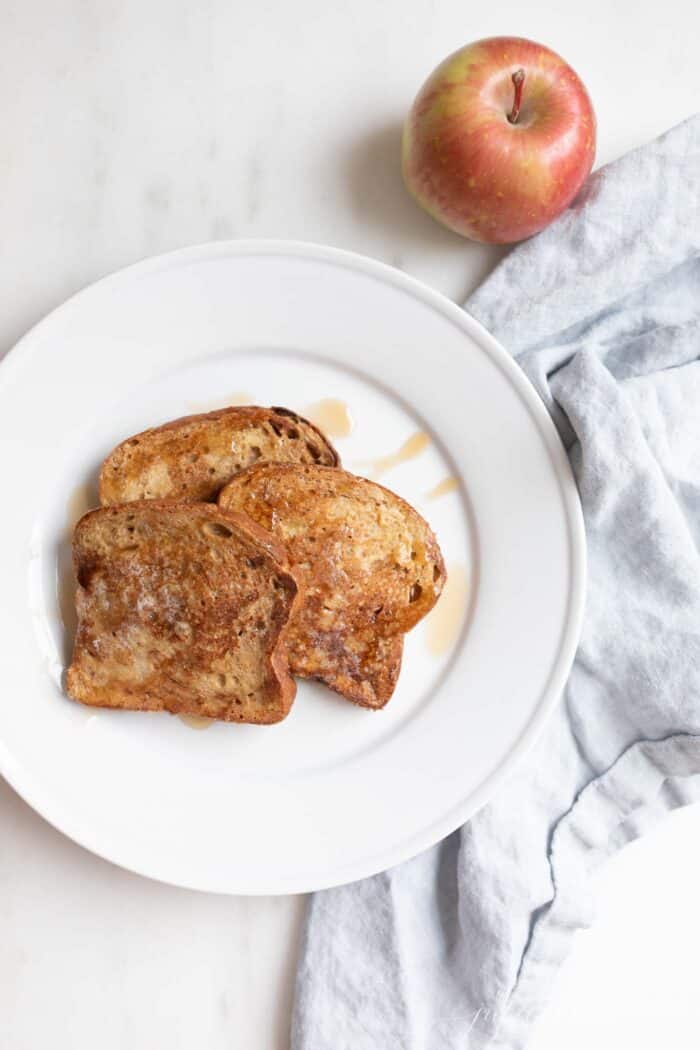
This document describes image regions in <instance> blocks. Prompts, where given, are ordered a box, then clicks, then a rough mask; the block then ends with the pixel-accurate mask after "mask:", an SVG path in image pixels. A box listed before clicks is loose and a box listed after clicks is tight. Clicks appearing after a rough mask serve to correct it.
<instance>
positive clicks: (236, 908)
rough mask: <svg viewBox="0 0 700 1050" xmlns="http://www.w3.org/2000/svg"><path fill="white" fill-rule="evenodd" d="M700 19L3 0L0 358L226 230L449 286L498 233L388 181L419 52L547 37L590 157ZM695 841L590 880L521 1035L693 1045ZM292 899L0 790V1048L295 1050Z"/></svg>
mask: <svg viewBox="0 0 700 1050" xmlns="http://www.w3.org/2000/svg"><path fill="white" fill-rule="evenodd" d="M698 12H699V9H698V7H697V4H695V3H691V2H690V0H688V2H685V0H667V2H666V3H663V4H659V3H654V4H652V3H650V2H649V0H617V2H615V3H612V2H610V0H588V2H587V3H586V4H581V5H576V4H564V3H554V2H553V0H529V2H528V3H526V4H525V3H522V2H520V0H519V2H517V3H516V2H515V0H502V2H501V3H499V4H498V5H497V6H495V5H493V4H483V5H477V4H474V3H469V2H468V0H385V2H378V0H354V2H353V3H349V2H347V0H342V2H341V0H297V2H296V3H291V2H289V0H255V2H253V0H248V2H243V0H207V2H206V3H200V4H197V3H194V2H191V0H190V2H188V3H184V2H183V0H72V2H69V0H0V59H1V60H0V100H2V101H1V102H0V115H1V120H0V136H1V138H0V307H1V308H0V354H2V353H3V352H4V351H5V350H7V349H9V347H10V346H11V345H12V344H13V343H14V342H15V340H16V339H17V338H18V337H19V336H20V335H21V334H22V333H23V331H25V330H26V329H27V328H28V327H29V326H30V325H31V324H33V323H34V322H35V321H36V320H38V319H39V318H40V317H41V316H42V315H43V314H45V313H46V312H47V311H48V310H49V309H50V308H51V307H53V306H55V305H57V304H58V303H60V302H61V301H62V300H63V299H64V298H65V297H66V296H67V295H69V294H71V293H72V292H74V291H76V290H77V289H78V288H80V287H81V286H82V285H84V284H85V283H88V282H90V281H92V280H94V279H95V278H96V277H99V276H101V275H102V274H105V273H107V272H109V271H111V270H113V269H115V268H117V267H120V266H122V265H124V264H127V263H130V262H133V261H135V260H137V259H139V258H141V257H143V256H145V255H150V254H153V253H157V252H163V251H166V250H168V249H171V248H177V247H181V246H183V245H186V244H190V243H195V242H201V241H205V240H211V239H220V238H229V237H239V236H246V237H250V236H271V237H293V238H300V239H306V240H316V241H320V242H325V243H330V244H334V245H337V246H339V247H343V248H351V249H355V250H357V251H360V252H363V253H365V254H368V255H374V256H376V257H378V258H380V259H383V260H385V261H387V262H390V263H392V264H393V265H395V266H399V267H401V268H402V269H405V270H406V271H407V272H409V273H412V274H414V275H415V276H418V277H420V278H423V279H424V280H426V281H427V282H428V283H430V284H432V285H434V286H435V287H437V288H438V289H440V290H442V291H443V292H445V293H446V294H448V295H449V296H451V297H453V298H455V299H457V300H462V299H464V298H465V296H466V295H467V294H468V292H469V291H470V290H471V289H472V288H473V287H475V285H476V284H477V283H478V282H479V281H480V279H481V278H482V277H483V276H484V275H485V274H486V273H487V272H488V270H489V269H490V267H491V266H492V265H493V264H494V262H495V261H497V259H498V258H499V255H500V252H499V251H498V250H493V249H488V248H482V247H478V246H476V245H472V244H469V243H467V242H464V241H462V240H460V239H459V238H458V237H456V236H454V235H452V234H450V233H447V232H445V231H443V230H441V229H440V228H439V227H438V226H437V225H436V224H435V223H433V222H432V221H431V220H430V219H428V218H427V217H426V216H424V215H423V214H422V213H421V212H419V211H418V210H417V209H416V207H415V206H414V205H413V204H412V202H411V201H410V200H409V199H408V198H407V197H406V195H405V194H404V193H403V191H402V187H401V183H400V178H399V174H398V144H399V135H400V124H401V120H402V118H403V116H404V114H405V111H406V109H407V107H408V106H409V104H410V102H411V99H412V97H413V95H414V94H415V92H416V90H417V89H418V87H419V86H420V83H421V82H422V80H423V79H424V77H425V76H426V75H427V74H428V73H429V72H430V70H431V69H432V67H433V66H434V65H435V64H436V63H437V62H438V61H439V60H440V59H442V58H443V57H444V56H445V55H446V54H447V53H448V52H450V51H451V50H453V49H455V48H456V47H458V46H459V45H461V44H462V43H465V42H467V41H468V40H472V39H476V38H478V37H480V36H485V35H492V34H495V33H512V34H522V35H526V36H529V37H532V38H534V39H538V40H541V41H542V42H544V43H547V44H549V45H550V46H552V47H554V48H555V49H556V50H558V51H560V52H561V53H562V54H563V55H564V56H565V57H566V58H567V59H568V60H569V61H570V62H571V63H572V64H573V65H574V67H575V68H576V69H577V70H578V71H579V73H580V74H581V76H582V77H583V79H584V80H585V82H586V84H587V86H588V88H589V90H590V92H591V95H592V97H593V101H594V104H595V106H596V109H597V113H598V119H599V151H598V163H602V162H605V161H607V160H610V159H612V158H613V157H615V156H617V155H619V154H620V153H622V152H624V151H625V150H627V149H628V148H630V147H632V146H635V145H637V144H639V143H641V142H643V141H645V140H646V139H648V138H650V137H652V136H654V135H656V134H658V133H660V132H661V131H663V130H665V129H666V128H667V127H669V126H670V125H672V124H674V123H676V122H678V121H679V120H681V119H683V118H684V117H686V116H688V115H689V114H691V113H692V112H693V111H695V110H697V109H700V74H699V71H698V60H697V42H698V38H699V35H700V13H698ZM690 218H692V217H689V220H690ZM96 350H97V351H99V348H96ZM67 381H69V377H67ZM56 396H59V397H60V391H56ZM9 497H11V494H6V498H9ZM10 505H11V504H10ZM0 651H1V650H0ZM21 700H22V698H21V697H19V696H18V697H7V696H4V697H3V701H4V702H6V703H8V702H12V703H21ZM86 790H89V785H86ZM265 832H266V833H268V832H269V833H270V834H274V829H265ZM222 833H223V834H225V829H222ZM699 838H700V811H699V810H698V808H694V809H690V810H687V811H684V812H680V813H677V814H674V815H673V816H672V817H671V818H669V819H668V820H667V822H666V823H665V824H664V825H663V826H661V827H659V828H658V829H657V830H656V831H655V832H653V833H652V834H650V835H649V836H648V837H647V838H646V839H645V840H644V841H643V842H639V843H636V844H634V845H632V846H630V847H628V848H627V849H626V850H625V851H624V852H623V853H622V854H621V855H619V856H618V857H617V858H616V859H615V860H614V861H612V862H611V863H610V864H609V865H608V867H607V869H606V870H605V871H604V872H602V873H601V874H600V875H599V876H598V878H597V880H596V890H597V894H598V897H599V918H598V922H597V924H596V926H595V927H594V928H593V929H592V930H591V931H589V932H587V933H584V934H581V935H579V937H578V939H577V942H576V945H575V950H574V953H573V955H572V957H571V959H570V960H569V963H568V964H567V966H566V967H565V968H564V971H563V972H562V975H561V979H560V981H559V982H558V984H557V987H556V988H555V989H554V990H553V1000H552V1003H551V1006H550V1008H549V1009H548V1011H547V1013H546V1014H545V1016H544V1017H543V1018H542V1019H541V1021H540V1023H539V1025H538V1027H537V1031H536V1033H535V1035H534V1038H533V1040H532V1043H531V1048H530V1050H560V1048H561V1047H563V1046H566V1047H567V1050H578V1048H583V1047H586V1048H588V1047H590V1046H596V1047H598V1048H599V1050H608V1048H611V1050H612V1048H615V1050H618V1048H626V1047H635V1048H640V1050H643V1048H646V1047H649V1048H651V1047H654V1048H656V1047H658V1046H669V1047H670V1046H672V1047H674V1050H685V1048H686V1047H688V1048H690V1047H691V1046H692V1047H696V1046H697V1031H698V1014H699V1012H700V1010H699V1008H698V1004H697V988H696V983H697V980H696V975H697V964H696V951H695V946H696V945H697V943H698V940H699V939H700V903H698V894H697V887H698V885H699V883H700V849H699V848H698V841H699ZM302 914H303V900H302V899H300V898H277V899H273V898H267V899H264V898H260V899H254V898H250V899H243V898H228V899H227V898H216V897H207V896H204V895H198V894H194V893H189V892H185V891H182V890H175V889H170V888H168V887H165V886H160V885H157V884H154V883H150V882H147V881H145V880H143V879H140V878H138V877H136V876H133V875H130V874H127V873H125V872H122V871H119V870H117V869H115V868H113V867H111V866H110V865H108V864H107V863H105V862H103V861H100V860H97V859H96V858H94V857H92V856H90V855H88V854H87V853H85V852H84V851H83V850H81V849H79V848H78V847H77V846H74V845H73V844H72V843H70V842H68V841H67V840H66V839H64V838H63V837H62V836H60V835H59V834H58V833H56V832H55V831H53V829H51V828H50V827H48V826H47V825H46V824H45V823H44V822H43V821H42V820H41V819H40V818H39V817H37V816H35V815H34V814H33V813H32V812H31V811H30V810H29V809H28V807H27V806H25V805H24V803H23V802H21V801H20V800H19V799H18V798H17V797H16V796H15V795H14V794H13V792H12V791H11V790H10V789H9V788H8V787H7V786H6V785H5V784H4V783H3V782H2V781H0V946H1V947H0V1048H1V1050H6V1048H7V1050H49V1048H51V1050H53V1048H54V1047H55V1046H60V1047H61V1048H62V1050H92V1048H93V1047H94V1046H99V1047H100V1048H101V1050H117V1048H119V1050H123V1048H125V1047H128V1048H130V1050H146V1048H148V1050H160V1048H161V1047H162V1048H167V1050H179V1048H184V1047H188V1048H189V1047H191V1046H202V1047H206V1048H207V1050H223V1048H226V1050H286V1048H287V1045H288V1043H287V1028H288V1017H289V1009H290V1002H291V979H292V974H293V967H294V958H295V952H296V947H297V940H298V934H299V929H300V924H301V918H302ZM338 1050H344V1048H341V1047H338ZM378 1050H384V1048H378ZM387 1050H388V1048H387ZM391 1050H395V1048H391ZM396 1050H398V1048H396ZM401 1050H404V1048H401ZM406 1050H409V1048H406ZM411 1050H412V1048H411Z"/></svg>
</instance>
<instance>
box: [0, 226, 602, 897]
mask: <svg viewBox="0 0 700 1050" xmlns="http://www.w3.org/2000/svg"><path fill="white" fill-rule="evenodd" d="M244 395H248V396H249V397H250V399H252V400H253V401H254V402H257V403H258V404H263V405H269V404H273V405H274V404H281V405H286V406H288V407H290V408H293V409H296V410H297V411H300V412H302V413H303V412H304V411H305V410H307V407H308V406H309V405H310V404H312V403H314V402H317V401H319V400H321V399H324V398H335V399H338V400H340V401H342V402H344V403H345V404H346V405H347V406H348V408H349V411H350V413H351V414H352V416H353V418H354V421H355V428H354V431H353V432H352V434H351V435H350V436H349V437H347V438H342V439H338V440H337V442H336V444H337V446H338V449H339V451H340V454H341V456H342V458H343V462H344V465H345V466H347V467H348V468H349V469H351V470H352V469H355V470H357V471H358V472H359V473H362V472H366V473H367V472H370V471H371V469H372V468H371V466H370V465H369V464H368V461H370V460H373V459H375V458H378V457H381V456H384V455H387V454H390V453H392V452H394V451H395V450H397V449H399V448H400V447H401V446H402V444H403V443H404V442H406V441H407V440H408V439H410V437H411V436H412V435H414V434H415V433H416V432H419V431H422V432H426V433H427V434H429V436H430V439H431V440H430V443H429V445H428V446H427V447H426V448H425V449H424V450H423V451H422V452H421V453H420V454H419V455H417V456H415V457H414V458H412V459H408V460H405V461H404V462H401V463H399V465H397V466H395V467H394V468H393V469H391V470H389V471H387V472H386V473H385V474H384V475H383V476H382V478H381V480H382V482H383V483H385V484H386V485H388V486H389V487H391V488H393V489H395V490H396V492H398V493H400V494H401V495H402V496H404V497H406V498H407V499H408V500H410V501H411V502H412V503H413V504H415V506H416V507H417V508H418V509H419V510H420V511H421V512H422V513H423V514H424V515H425V516H426V517H427V518H428V520H429V521H430V523H431V524H432V525H433V527H434V528H435V531H436V532H437V534H438V538H439V540H440V543H441V546H442V549H443V551H444V554H445V559H446V562H447V565H448V570H449V572H450V576H451V582H450V584H449V589H448V591H447V593H446V594H445V595H443V597H442V599H441V601H440V603H439V605H438V606H437V607H436V609H435V610H434V611H433V613H432V614H431V617H429V618H428V619H427V620H426V621H424V623H423V624H421V625H420V626H419V627H418V628H417V629H416V630H415V631H413V632H412V633H411V634H410V635H409V636H408V637H407V640H406V650H405V652H406V655H405V661H404V668H403V671H402V675H401V679H400V682H399V686H398V689H397V691H396V694H395V696H394V698H393V699H392V701H391V702H390V704H389V706H388V707H387V708H386V709H385V710H384V711H381V712H371V711H366V710H363V709H362V708H359V707H355V706H354V705H352V704H349V703H347V702H345V701H343V700H342V699H340V698H338V697H335V696H334V695H333V694H331V693H330V692H328V691H326V690H325V689H323V687H321V686H318V685H314V684H311V683H300V685H299V691H298V694H297V699H296V702H295V705H294V707H293V708H292V712H291V714H290V715H289V717H288V718H287V720H286V721H285V722H283V723H281V724H280V725H277V726H272V727H257V726H238V725H224V724H219V723H217V724H215V725H213V726H212V727H211V728H209V729H208V730H207V731H206V732H197V731H194V730H193V729H191V728H189V727H188V726H186V725H184V724H183V723H182V722H181V721H179V720H178V719H177V718H173V717H172V716H170V715H167V714H140V713H125V712H118V711H115V712H110V711H99V712H94V711H91V710H90V709H89V708H84V707H82V706H80V705H79V704H76V703H73V702H72V701H70V700H69V699H67V698H66V697H65V695H63V693H62V690H61V678H62V673H63V670H64V668H65V666H66V662H67V659H68V657H69V650H70V641H71V637H70V636H71V587H72V584H71V583H70V570H69V565H70V559H69V536H70V527H71V526H72V524H73V523H74V521H75V519H76V518H77V516H78V515H79V513H80V512H81V511H82V510H83V509H84V507H85V504H86V502H88V503H89V502H94V491H95V490H94V485H95V477H96V471H97V468H98V466H99V463H100V461H101V459H102V458H103V456H104V455H105V454H106V453H107V452H108V451H109V449H110V448H111V447H112V446H113V445H114V444H115V443H116V442H117V441H119V440H121V439H122V438H124V437H126V436H127V435H129V434H130V433H133V432H134V431H136V430H141V429H143V428H144V427H146V426H149V425H152V424H155V423H158V422H161V421H164V420H167V419H171V418H173V417H176V416H179V415H184V414H187V413H190V412H192V411H197V410H205V409H207V408H209V407H213V406H217V405H221V404H225V403H227V402H229V401H232V400H236V399H237V398H238V397H239V396H244ZM0 442H1V445H2V453H3V454H2V460H3V469H4V477H3V489H4V492H5V493H6V496H7V497H8V499H7V502H6V508H5V513H4V515H3V523H2V543H1V544H0V552H1V553H0V560H1V563H0V569H1V572H2V580H3V586H2V603H1V608H0V632H1V637H2V664H3V673H2V681H3V690H2V700H1V701H0V769H1V770H2V773H3V774H4V776H5V777H6V778H7V779H8V780H9V781H10V783H11V784H12V785H13V786H14V787H15V789H16V790H17V791H18V792H19V793H20V794H21V795H22V796H23V797H24V798H25V799H26V801H27V802H28V803H29V804H30V805H32V806H33V807H34V808H35V809H36V810H38V811H39V812H40V813H41V814H42V815H43V816H44V817H46V819H47V820H49V821H50V822H51V823H52V824H54V825H55V826H56V827H57V828H59V829H60V830H61V831H63V832H65V834H67V835H69V836H70V837H71V838H73V839H75V840H76V841H77V842H80V843H81V844H82V845H84V846H86V847H87V848H88V849H91V850H93V851H94V852H95V853H98V854H100V855H101V856H103V857H106V858H108V859H110V860H112V861H114V862H116V863H118V864H121V865H123V866H124V867H126V868H130V869H132V870H134V871H137V872H141V873H142V874H144V875H149V876H151V877H152V878H157V879H162V880H164V881H166V882H171V883H175V884H178V885H181V886H188V887H194V888H198V889H202V890H210V891H218V892H226V893H290V892H297V891H304V890H311V889H316V888H319V887H323V886H330V885H333V884H336V883H341V882H346V881H350V880H353V879H358V878H360V877H362V876H366V875H369V874H371V873H373V872H376V871H379V870H382V869H384V868H387V867H389V866H391V865H393V864H396V863H398V862H399V861H401V860H404V859H405V858H407V857H410V856H412V855H414V854H415V853H417V852H419V851H420V850H422V849H425V848H426V847H428V846H430V845H431V844H432V843H434V842H436V841H437V840H438V839H440V838H442V837H443V836H444V835H446V834H447V833H448V832H450V831H452V830H453V829H454V828H455V827H457V826H458V825H459V824H461V823H462V822H463V821H464V820H466V819H467V818H468V817H469V816H470V815H471V814H472V813H474V811H475V810H476V809H477V808H478V807H479V806H481V805H483V803H484V802H485V801H486V800H487V798H488V796H489V795H490V794H491V793H492V792H493V791H494V789H495V788H496V786H497V784H498V782H499V781H500V780H501V779H502V778H503V777H504V776H505V775H506V774H507V773H508V771H509V770H510V769H511V768H512V766H513V764H514V762H515V761H516V759H517V758H518V757H519V756H520V755H522V753H523V751H524V750H525V748H526V747H527V746H528V745H529V744H530V743H531V742H532V740H533V738H534V736H535V734H536V733H537V732H538V730H539V729H540V728H541V727H542V724H543V722H544V720H545V718H546V717H547V714H548V712H549V711H550V710H551V708H552V706H553V704H554V703H555V702H556V700H557V697H558V695H559V694H560V692H561V689H562V687H563V684H564V681H565V678H566V675H567V672H568V670H569V667H570V664H571V661H572V659H573V654H574V649H575V645H576V641H577V638H578V632H579V626H580V620H581V610H582V604H583V592H584V550H585V547H584V534H583V527H582V520H581V513H580V507H579V503H578V498H577V494H576V488H575V485H574V482H573V479H572V476H571V473H570V470H569V465H568V461H567V459H566V456H565V454H564V451H563V449H562V447H561V445H560V443H559V440H558V438H557V435H556V432H555V430H554V427H553V426H552V424H551V422H550V420H549V417H548V416H547V414H546V412H545V410H544V408H543V407H542V405H541V403H540V401H539V399H538V398H537V396H536V394H535V393H534V392H533V390H532V389H531V387H530V386H529V385H528V383H527V382H526V380H525V379H524V378H523V376H522V374H521V373H520V371H519V369H518V368H517V367H516V366H515V365H514V364H513V362H512V361H511V360H510V358H509V357H508V355H507V354H506V353H505V352H504V351H503V350H502V349H501V348H500V347H499V346H498V344H497V343H496V342H495V341H494V340H493V339H492V338H491V337H490V336H489V335H488V334H487V333H486V332H485V331H484V330H483V329H482V328H481V327H480V326H479V325H478V324H477V323H476V322H475V321H473V320H472V319H471V318H470V317H469V316H468V315H467V314H465V313H464V312H463V311H462V310H461V309H459V308H458V307H457V306H455V305H454V304H453V303H450V302H449V301H448V300H446V299H444V298H443V297H442V296H440V295H438V294H436V293H435V292H433V291H430V290H429V289H428V288H426V287H424V286H423V285H421V284H419V283H418V282H417V281H414V280H412V279H411V278H409V277H407V276H405V275H404V274H402V273H400V272H398V271H396V270H392V269H390V268H388V267H386V266H383V265H380V264H379V263H376V262H372V261H371V260H369V259H364V258H361V257H359V256H355V255H350V254H348V253H346V252H340V251H336V250H332V249H328V248H319V247H315V246H311V245H302V244H290V243H276V242H252V243H246V242H238V243H235V242H234V243H229V244H221V243H219V244H214V245H204V246H202V247H197V248H193V249H189V250H186V251H181V252H176V253H174V254H171V255H166V256H162V257H160V258H157V259H152V260H149V261H147V262H144V263H141V264H139V265H137V266H133V267H131V268H130V269H127V270H124V271H122V272H121V273H118V274H115V275H114V276H112V277H109V278H107V279H106V280H103V281H100V282H99V283H98V284H96V285H93V286H92V287H90V288H88V289H87V290H86V291H84V292H82V293H81V294H80V295H78V296H76V297H75V298H74V299H71V300H70V301H69V302H67V303H66V304H65V305H64V306H62V307H61V308H60V309H58V310H56V311H55V312H54V313H52V314H51V315H50V316H49V317H48V318H46V320H44V321H43V322H42V323H41V324H40V325H38V326H37V327H36V328H35V329H34V330H33V331H32V332H30V333H29V335H27V336H26V337H25V338H24V339H23V340H22V342H21V343H20V345H19V346H18V347H17V348H16V349H15V350H14V352H13V353H12V354H11V355H10V356H9V358H8V359H7V360H6V361H5V362H4V363H3V365H2V367H0ZM418 444H420V442H418ZM448 477H451V478H456V479H457V482H458V486H457V488H455V489H453V491H451V492H448V493H446V494H444V495H443V496H441V497H438V498H432V499H429V498H427V494H428V493H429V491H430V490H431V489H433V488H434V487H435V486H436V485H438V484H439V483H440V482H441V481H443V479H445V478H448ZM62 610H63V619H64V620H65V623H66V624H67V627H66V626H65V625H64V622H63V620H62ZM436 649H437V650H441V649H442V650H446V651H438V652H436Z"/></svg>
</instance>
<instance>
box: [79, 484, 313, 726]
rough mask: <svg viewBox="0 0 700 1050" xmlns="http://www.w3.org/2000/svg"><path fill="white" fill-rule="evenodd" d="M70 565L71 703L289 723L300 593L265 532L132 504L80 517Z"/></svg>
mask: <svg viewBox="0 0 700 1050" xmlns="http://www.w3.org/2000/svg"><path fill="white" fill-rule="evenodd" d="M73 561H74V567H75V573H76V577H77V581H78V591H77V599H76V601H77V608H78V631H77V635H76V640H75V647H74V652H73V661H72V663H71V666H70V667H69V669H68V673H67V677H66V688H67V691H68V693H69V695H70V696H72V697H73V698H74V699H75V700H80V701H81V702H82V703H84V704H90V705H93V706H97V707H117V708H128V709H131V710H136V711H161V710H167V711H171V712H173V713H177V714H188V715H200V716H203V717H207V718H218V719H223V720H224V721H227V722H260V723H263V722H279V721H280V720H281V719H282V718H284V717H285V715H286V714H287V712H288V711H289V709H290V707H291V704H292V700H293V699H294V695H295V692H296V687H295V684H294V680H293V678H292V677H291V675H290V673H289V668H288V663H287V657H286V651H285V638H284V636H285V628H286V625H287V622H288V620H289V617H290V614H291V611H292V608H293V606H294V602H295V599H296V595H297V585H296V582H295V580H294V578H293V576H292V575H291V574H290V572H289V571H288V568H287V559H286V555H285V552H284V550H283V549H282V548H281V546H280V545H279V543H278V542H277V541H276V540H274V538H273V537H272V536H270V534H269V533H266V532H265V531H264V530H263V529H261V528H260V527H259V526H257V525H256V524H255V523H254V522H252V521H250V520H248V519H245V518H244V517H243V516H242V515H240V514H236V513H228V512H226V511H223V510H221V509H219V508H217V507H216V506H214V505H212V504H204V503H196V504H188V503H178V502H174V501H166V500H153V501H142V502H138V503H127V504H122V505H117V506H113V507H106V508H102V509H100V510H94V511H90V512H89V513H88V514H86V515H85V516H84V517H83V518H81V519H80V521H79V522H78V524H77V526H76V528H75V533H74V538H73Z"/></svg>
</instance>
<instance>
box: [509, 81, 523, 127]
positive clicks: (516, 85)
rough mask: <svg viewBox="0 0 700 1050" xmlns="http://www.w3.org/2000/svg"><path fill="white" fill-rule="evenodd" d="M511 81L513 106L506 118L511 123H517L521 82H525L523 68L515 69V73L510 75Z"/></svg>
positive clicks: (521, 91)
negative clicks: (513, 95)
mask: <svg viewBox="0 0 700 1050" xmlns="http://www.w3.org/2000/svg"><path fill="white" fill-rule="evenodd" d="M511 80H512V81H513V87H514V88H515V97H514V98H513V108H512V109H511V111H510V113H509V114H508V120H509V121H510V123H511V124H517V122H518V115H519V114H520V104H521V102H522V100H523V84H524V82H525V70H524V69H516V71H515V73H513V76H512V77H511Z"/></svg>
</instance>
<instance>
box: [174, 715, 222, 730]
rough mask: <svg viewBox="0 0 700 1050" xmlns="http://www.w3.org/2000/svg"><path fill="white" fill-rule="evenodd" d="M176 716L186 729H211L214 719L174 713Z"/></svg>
mask: <svg viewBox="0 0 700 1050" xmlns="http://www.w3.org/2000/svg"><path fill="white" fill-rule="evenodd" d="M176 717H177V718H179V719H180V721H181V722H182V724H183V725H186V726H187V727H188V729H211V727H212V726H213V725H214V721H215V720H214V719H213V718H202V716H201V715H176Z"/></svg>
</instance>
